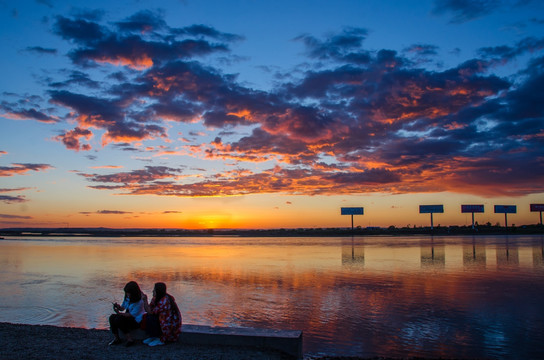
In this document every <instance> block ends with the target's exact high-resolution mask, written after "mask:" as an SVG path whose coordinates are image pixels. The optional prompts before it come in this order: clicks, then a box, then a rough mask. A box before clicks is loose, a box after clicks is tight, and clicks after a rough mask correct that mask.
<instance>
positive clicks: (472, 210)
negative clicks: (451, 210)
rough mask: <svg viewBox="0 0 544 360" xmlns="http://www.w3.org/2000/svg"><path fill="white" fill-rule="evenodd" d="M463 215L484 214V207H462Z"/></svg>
mask: <svg viewBox="0 0 544 360" xmlns="http://www.w3.org/2000/svg"><path fill="white" fill-rule="evenodd" d="M461 212H462V213H483V212H484V206H483V205H461Z"/></svg>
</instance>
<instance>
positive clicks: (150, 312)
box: [144, 282, 182, 346]
mask: <svg viewBox="0 0 544 360" xmlns="http://www.w3.org/2000/svg"><path fill="white" fill-rule="evenodd" d="M144 306H145V310H146V311H147V318H146V331H147V333H148V335H149V338H147V339H145V340H144V343H146V344H148V345H149V346H157V345H164V344H165V343H167V342H174V341H177V340H178V338H179V334H181V320H182V319H181V313H180V311H179V308H178V305H177V304H176V300H175V299H174V297H173V296H172V295H170V294H167V293H166V284H164V283H162V282H159V283H156V284H155V287H154V288H153V299H151V302H150V303H149V305H148V304H147V298H146V297H144Z"/></svg>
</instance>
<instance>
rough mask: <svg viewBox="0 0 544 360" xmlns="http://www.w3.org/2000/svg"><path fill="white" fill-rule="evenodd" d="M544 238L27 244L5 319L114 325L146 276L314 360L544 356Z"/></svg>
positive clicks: (2, 257) (183, 304)
mask: <svg viewBox="0 0 544 360" xmlns="http://www.w3.org/2000/svg"><path fill="white" fill-rule="evenodd" d="M543 245H544V236H476V237H471V236H469V237H453V236H452V237H430V236H420V237H418V236H410V237H353V238H351V237H334V238H244V237H173V238H168V237H167V238H160V237H139V238H138V237H119V238H95V237H79V238H72V237H48V238H35V237H18V238H8V239H5V240H0V266H1V272H0V286H1V291H0V321H2V322H12V323H25V324H49V325H59V326H75V327H84V328H107V327H108V324H107V317H108V315H109V314H110V313H111V302H114V301H118V302H120V301H121V300H122V296H123V292H122V288H123V287H124V285H125V283H126V282H128V281H129V280H135V281H137V282H138V283H139V284H140V285H141V287H142V290H143V291H144V292H146V293H147V294H148V295H151V290H152V288H153V284H154V283H155V282H158V281H162V282H165V283H166V284H167V286H168V292H169V293H171V294H172V295H173V296H174V297H175V298H176V299H177V302H178V305H179V307H180V310H181V312H182V315H183V322H184V323H185V324H201V325H215V326H237V327H264V328H275V329H297V330H303V332H304V352H305V354H307V355H344V356H364V357H373V356H390V357H449V358H452V357H455V358H508V359H529V358H532V359H536V358H544V346H543V345H542V344H543V340H544V306H543V304H544V261H543V254H544V248H543Z"/></svg>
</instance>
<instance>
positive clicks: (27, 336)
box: [0, 323, 288, 360]
mask: <svg viewBox="0 0 544 360" xmlns="http://www.w3.org/2000/svg"><path fill="white" fill-rule="evenodd" d="M111 339H112V335H111V333H110V332H109V331H108V330H96V329H90V330H89V329H79V328H65V327H57V326H49V325H20V324H10V323H0V359H2V360H12V359H17V360H22V359H25V360H26V359H28V360H31V359H36V360H49V359H51V360H53V359H55V360H57V359H79V360H95V359H96V360H98V359H111V360H114V359H123V360H130V359H142V360H146V359H149V360H152V359H153V360H154V359H161V360H168V359H195V360H196V359H199V360H208V359H209V360H215V359H217V360H219V359H223V360H228V359H233V360H234V359H242V360H243V359H247V360H250V359H266V360H281V359H288V357H287V356H284V355H283V354H281V353H277V352H274V351H269V350H264V349H256V348H246V347H226V346H196V345H184V344H181V343H172V344H168V345H165V346H158V347H153V348H151V347H149V346H146V345H144V344H142V343H137V344H135V345H134V346H131V347H128V348H127V347H125V346H123V345H118V346H108V342H109V341H110V340H111Z"/></svg>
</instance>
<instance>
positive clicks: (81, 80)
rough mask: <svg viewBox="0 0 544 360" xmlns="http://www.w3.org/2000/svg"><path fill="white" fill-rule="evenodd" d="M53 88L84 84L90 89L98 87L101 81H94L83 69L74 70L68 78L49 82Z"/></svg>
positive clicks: (83, 85)
mask: <svg viewBox="0 0 544 360" xmlns="http://www.w3.org/2000/svg"><path fill="white" fill-rule="evenodd" d="M49 86H50V87H52V88H65V87H70V86H82V87H85V88H89V89H98V88H99V87H100V83H99V82H98V81H94V80H92V79H91V78H90V76H89V75H88V74H86V73H84V72H82V71H72V72H71V73H70V75H69V76H68V79H67V80H64V81H58V82H52V83H50V84H49Z"/></svg>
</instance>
